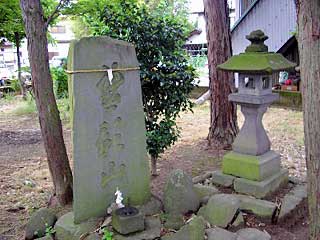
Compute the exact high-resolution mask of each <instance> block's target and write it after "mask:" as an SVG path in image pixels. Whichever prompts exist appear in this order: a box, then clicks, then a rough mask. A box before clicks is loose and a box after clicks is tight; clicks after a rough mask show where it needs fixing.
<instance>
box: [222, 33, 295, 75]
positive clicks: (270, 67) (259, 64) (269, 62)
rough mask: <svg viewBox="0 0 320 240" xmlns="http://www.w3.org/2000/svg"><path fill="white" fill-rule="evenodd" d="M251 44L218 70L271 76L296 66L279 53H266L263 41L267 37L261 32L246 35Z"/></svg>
mask: <svg viewBox="0 0 320 240" xmlns="http://www.w3.org/2000/svg"><path fill="white" fill-rule="evenodd" d="M246 38H247V39H248V40H249V41H251V44H250V45H249V46H248V47H247V48H246V50H245V52H244V53H240V54H239V55H235V56H232V57H231V58H230V59H228V60H227V61H226V62H225V63H223V64H220V65H218V69H221V70H224V71H229V72H238V73H249V74H259V75H264V74H272V73H273V72H279V71H284V70H290V69H293V68H294V67H295V66H296V64H295V63H293V62H290V61H289V60H287V59H286V58H285V57H284V56H282V55H281V54H280V53H274V52H268V46H266V45H265V44H264V41H265V40H267V39H268V36H266V35H265V34H264V32H262V31H261V30H256V31H253V32H251V33H250V35H247V36H246Z"/></svg>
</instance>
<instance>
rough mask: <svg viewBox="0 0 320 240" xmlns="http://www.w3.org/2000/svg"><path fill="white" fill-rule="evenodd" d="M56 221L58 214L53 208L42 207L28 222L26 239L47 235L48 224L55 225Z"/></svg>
mask: <svg viewBox="0 0 320 240" xmlns="http://www.w3.org/2000/svg"><path fill="white" fill-rule="evenodd" d="M56 221H57V216H56V215H55V213H54V212H53V210H52V209H49V208H40V209H39V210H37V211H36V212H34V213H33V214H32V216H31V217H30V219H29V221H28V223H27V224H26V227H25V228H26V230H25V239H34V238H36V237H43V236H45V234H46V228H47V226H50V227H52V226H54V224H55V222H56Z"/></svg>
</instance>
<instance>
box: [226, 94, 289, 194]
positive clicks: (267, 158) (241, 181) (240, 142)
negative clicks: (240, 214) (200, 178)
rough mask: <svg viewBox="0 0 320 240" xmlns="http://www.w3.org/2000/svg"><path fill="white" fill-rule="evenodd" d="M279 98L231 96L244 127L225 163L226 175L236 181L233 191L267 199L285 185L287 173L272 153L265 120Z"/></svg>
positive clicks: (269, 95)
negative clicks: (267, 196)
mask: <svg viewBox="0 0 320 240" xmlns="http://www.w3.org/2000/svg"><path fill="white" fill-rule="evenodd" d="M278 98H279V96H278V94H274V93H269V94H264V95H249V94H243V93H235V94H230V96H229V100H230V101H233V102H235V103H236V104H239V105H240V106H241V112H242V113H243V115H244V117H245V121H244V124H243V126H242V128H241V130H240V132H239V134H238V136H237V137H236V139H235V141H234V143H233V145H232V149H233V151H232V152H230V153H228V154H226V155H225V156H224V158H223V162H222V172H223V174H227V175H232V176H235V177H237V178H236V179H235V181H234V189H235V191H237V192H240V193H245V194H249V195H252V196H255V197H257V198H262V197H265V196H266V195H268V194H270V193H271V192H273V191H275V190H277V188H279V186H280V185H282V184H285V183H286V182H287V179H288V171H285V170H282V169H281V163H280V155H279V154H278V153H276V152H274V151H271V150H270V145H271V144H270V140H269V138H268V135H267V133H266V131H265V129H264V127H263V124H262V118H263V115H264V113H265V112H266V111H267V108H268V106H269V105H270V104H271V103H272V102H273V101H275V100H277V99H278Z"/></svg>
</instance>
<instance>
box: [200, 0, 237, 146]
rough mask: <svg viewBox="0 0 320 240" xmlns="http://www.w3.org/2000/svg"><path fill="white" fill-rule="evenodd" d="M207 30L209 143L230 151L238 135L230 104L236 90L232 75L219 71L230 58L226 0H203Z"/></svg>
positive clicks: (233, 108) (235, 118) (235, 113)
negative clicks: (209, 95)
mask: <svg viewBox="0 0 320 240" xmlns="http://www.w3.org/2000/svg"><path fill="white" fill-rule="evenodd" d="M204 9H205V10H204V13H205V19H206V27H207V41H208V65H209V79H210V91H211V120H210V129H209V135H208V140H209V144H210V145H211V144H212V143H214V144H219V145H222V146H223V147H224V148H229V147H230V146H231V144H232V143H233V140H234V138H235V136H236V134H237V133H238V124H237V108H236V105H235V104H234V103H232V102H229V101H228V96H229V94H230V93H231V92H232V91H233V90H234V82H233V74H232V73H228V72H223V71H220V70H217V65H219V64H221V63H223V62H225V61H226V60H227V59H228V58H229V57H231V34H230V27H229V16H228V6H227V0H204Z"/></svg>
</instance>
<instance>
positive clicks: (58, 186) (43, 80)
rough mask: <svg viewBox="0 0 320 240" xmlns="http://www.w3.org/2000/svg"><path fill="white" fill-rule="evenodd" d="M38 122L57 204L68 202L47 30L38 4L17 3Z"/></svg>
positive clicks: (31, 1) (69, 181)
mask: <svg viewBox="0 0 320 240" xmlns="http://www.w3.org/2000/svg"><path fill="white" fill-rule="evenodd" d="M20 6H21V9H22V15H23V20H24V24H25V30H26V35H27V39H28V54H29V60H30V66H31V76H32V81H33V89H34V94H35V98H36V105H37V108H38V112H39V122H40V127H41V133H42V137H43V141H44V146H45V149H46V152H47V158H48V165H49V170H50V173H51V176H52V180H53V184H54V191H55V195H56V197H57V199H58V201H59V203H60V204H62V205H65V204H67V203H69V202H71V201H72V173H71V169H70V165H69V161H68V156H67V152H66V147H65V144H64V140H63V134H62V125H61V120H60V116H59V111H58V108H57V104H56V100H55V97H54V94H53V83H52V78H51V74H50V69H49V58H48V43H47V35H46V33H47V29H46V23H45V21H44V17H43V11H42V7H41V4H40V0H20Z"/></svg>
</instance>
